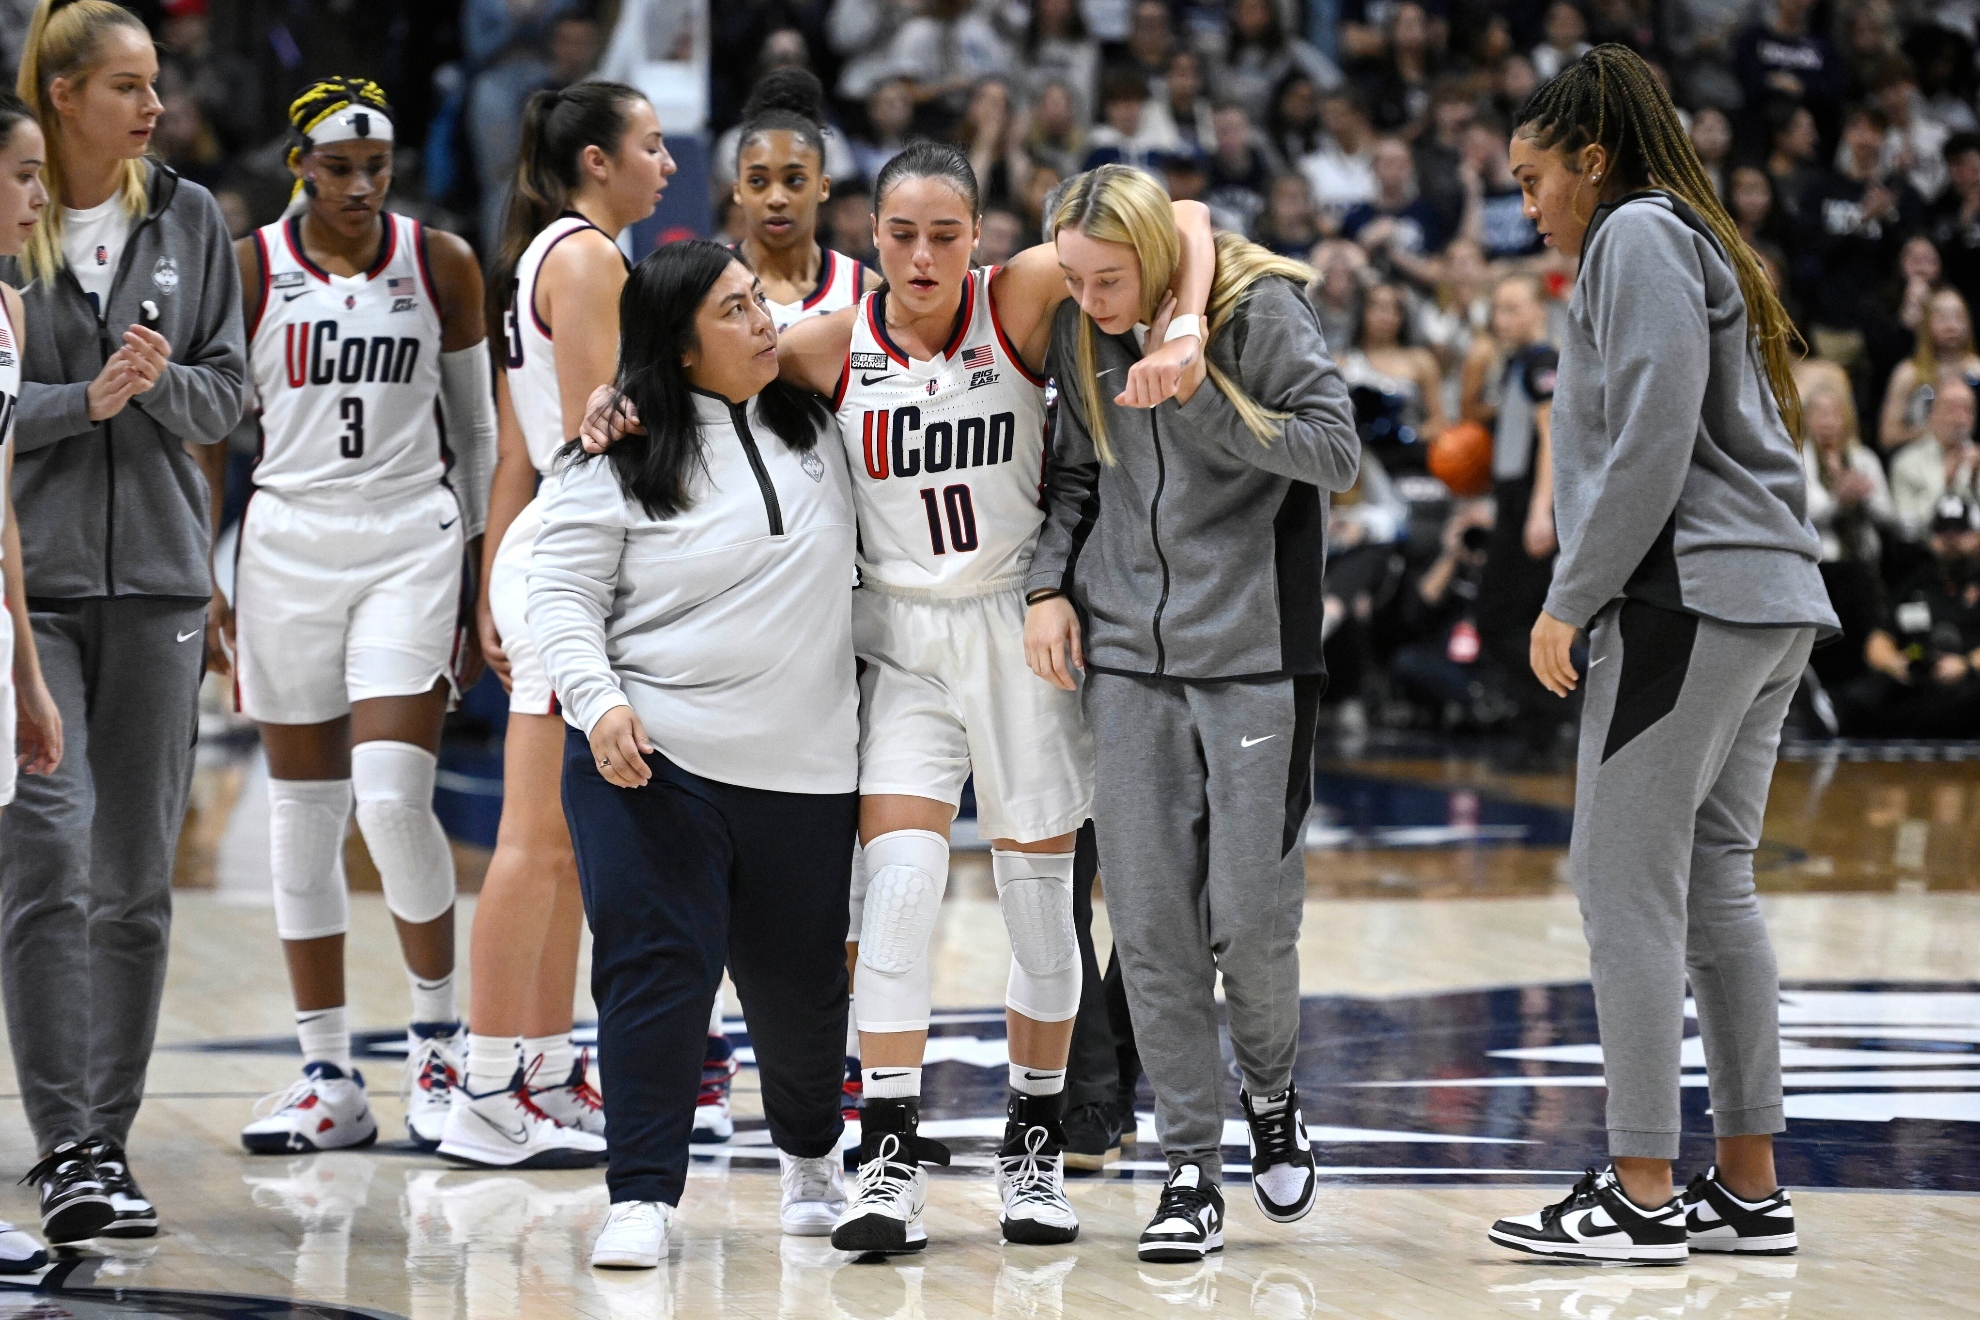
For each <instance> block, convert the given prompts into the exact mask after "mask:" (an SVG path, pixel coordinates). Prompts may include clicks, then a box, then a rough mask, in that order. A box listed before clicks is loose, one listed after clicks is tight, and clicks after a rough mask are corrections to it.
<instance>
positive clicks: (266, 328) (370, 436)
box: [248, 211, 446, 501]
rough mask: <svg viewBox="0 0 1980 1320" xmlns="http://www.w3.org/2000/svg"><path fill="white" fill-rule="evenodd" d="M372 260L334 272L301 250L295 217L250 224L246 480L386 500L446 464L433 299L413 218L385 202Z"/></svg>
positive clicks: (431, 479) (422, 483) (419, 485)
mask: <svg viewBox="0 0 1980 1320" xmlns="http://www.w3.org/2000/svg"><path fill="white" fill-rule="evenodd" d="M379 218H380V219H381V220H382V221H383V222H384V227H385V232H384V240H383V242H381V243H380V244H379V252H378V259H377V261H376V262H375V263H374V264H373V265H372V267H371V269H370V270H368V271H365V272H364V273H363V274H360V275H332V274H331V273H329V272H328V271H326V270H324V269H323V268H322V267H320V266H318V265H317V264H316V263H315V262H313V261H311V260H310V259H309V257H308V256H307V255H305V254H304V252H303V246H302V218H301V217H300V216H293V217H290V218H289V219H286V220H279V221H277V222H276V223H274V224H272V225H266V226H264V227H262V228H261V229H258V230H256V231H255V235H254V241H255V247H256V249H257V250H258V255H259V256H260V258H261V272H262V274H261V313H260V315H259V316H257V317H256V318H255V321H254V325H253V327H252V330H251V333H250V337H249V341H248V360H249V363H250V365H251V367H252V369H253V371H254V384H255V389H256V391H257V393H259V395H260V397H261V432H262V441H261V454H260V456H259V458H257V459H256V461H255V466H254V484H255V485H256V486H259V487H264V488H266V489H269V490H274V491H279V492H281V493H282V494H285V495H297V496H303V497H305V498H306V497H308V496H309V495H311V494H325V495H349V494H351V493H355V492H357V491H360V490H362V492H363V493H364V495H365V497H366V498H367V499H368V500H378V501H386V500H394V499H398V498H401V497H404V496H408V495H414V494H417V493H419V492H421V491H424V490H430V489H432V488H433V487H434V486H435V485H437V484H439V482H440V480H441V478H442V477H443V476H444V475H445V474H446V455H445V451H444V449H443V446H442V439H441V432H440V419H439V412H438V400H439V397H440V299H439V295H438V292H437V291H436V290H435V288H434V284H433V276H432V272H431V271H430V270H429V268H428V266H427V261H426V235H425V233H424V231H423V229H422V228H421V226H420V224H419V222H418V221H416V220H409V219H407V218H406V217H405V216H401V215H394V214H392V213H391V212H389V211H387V212H384V213H383V214H382V215H380V217H379Z"/></svg>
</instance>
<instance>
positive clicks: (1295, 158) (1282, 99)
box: [1265, 69, 1326, 166]
mask: <svg viewBox="0 0 1980 1320" xmlns="http://www.w3.org/2000/svg"><path fill="white" fill-rule="evenodd" d="M1325 136H1326V129H1325V128H1323V127H1322V126H1321V123H1320V89H1319V88H1317V87H1315V86H1314V85H1313V80H1312V79H1311V78H1309V77H1307V76H1306V75H1305V74H1304V73H1301V72H1300V71H1299V70H1298V69H1294V70H1293V71H1292V72H1291V73H1289V74H1287V75H1286V76H1285V77H1284V78H1283V79H1282V80H1281V81H1280V83H1279V86H1278V88H1277V89H1276V90H1274V91H1273V93H1272V113H1271V114H1269V115H1267V116H1266V118H1265V140H1266V142H1267V144H1268V145H1270V147H1271V148H1272V150H1273V151H1275V152H1277V153H1278V157H1279V160H1280V161H1282V162H1284V163H1285V164H1286V165H1289V166H1290V165H1296V164H1298V163H1299V161H1301V160H1302V159H1304V158H1305V157H1307V156H1309V155H1311V154H1312V153H1313V152H1315V151H1318V150H1319V149H1320V143H1321V139H1322V138H1324V137H1325Z"/></svg>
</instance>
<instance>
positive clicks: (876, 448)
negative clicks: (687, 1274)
mask: <svg viewBox="0 0 1980 1320" xmlns="http://www.w3.org/2000/svg"><path fill="white" fill-rule="evenodd" d="M1175 209H1176V222H1177V226H1178V229H1179V230H1180V231H1181V232H1182V234H1183V235H1184V257H1183V265H1182V268H1181V269H1179V270H1178V272H1177V274H1176V277H1175V282H1174V283H1175V300H1176V303H1177V304H1179V305H1180V310H1182V311H1185V312H1188V313H1190V314H1191V318H1190V319H1185V318H1184V317H1183V316H1181V315H1177V316H1175V317H1174V318H1173V320H1170V319H1168V318H1164V325H1162V326H1157V327H1155V328H1154V329H1152V330H1151V332H1150V333H1151V335H1152V336H1153V339H1152V341H1151V342H1153V343H1154V344H1157V345H1159V347H1156V348H1155V349H1154V350H1153V351H1151V352H1150V353H1149V354H1148V355H1147V356H1146V357H1144V358H1143V359H1142V360H1141V361H1140V362H1138V363H1136V364H1135V366H1134V368H1133V369H1132V371H1131V372H1130V373H1129V376H1128V379H1126V380H1125V381H1121V382H1118V384H1119V386H1120V388H1121V390H1122V394H1121V398H1122V401H1123V402H1124V403H1131V404H1134V405H1135V406H1140V407H1152V406H1154V405H1155V404H1156V403H1158V402H1160V401H1161V400H1162V399H1164V398H1166V397H1168V396H1170V395H1172V394H1173V393H1175V390H1176V386H1177V383H1178V382H1179V381H1180V380H1181V379H1182V378H1183V375H1184V373H1185V372H1187V371H1197V372H1200V371H1201V370H1202V357H1201V352H1200V344H1201V340H1200V338H1199V337H1198V330H1199V327H1200V324H1201V321H1200V319H1199V318H1200V316H1201V314H1202V312H1203V308H1204V302H1205V299H1206V297H1207V295H1208V292H1209V286H1210V273H1211V271H1212V270H1214V267H1215V257H1214V249H1213V245H1212V241H1211V234H1210V220H1209V213H1208V211H1207V210H1206V209H1205V208H1204V207H1202V206H1201V205H1199V204H1196V203H1192V202H1183V203H1178V204H1177V205H1176V208H1175ZM978 214H979V206H978V194H977V182H976V176H975V174H974V172H973V171H972V170H971V169H970V166H969V162H968V160H967V159H966V158H965V157H964V156H963V154H962V153H961V152H959V151H957V150H956V149H955V148H953V147H950V146H946V145H937V144H933V143H920V144H916V145H914V146H911V147H909V148H907V149H906V150H905V151H903V152H902V153H900V154H899V155H897V156H896V157H894V158H893V160H892V161H890V162H889V163H888V164H887V165H886V166H885V167H884V168H883V169H882V170H881V172H880V176H879V178H878V179H876V180H875V182H874V231H875V246H876V248H877V250H878V251H879V254H880V266H881V273H882V275H884V276H885V277H886V280H887V283H886V284H885V285H884V286H883V288H882V289H881V290H879V291H877V292H875V293H871V294H868V295H866V296H865V297H864V298H863V299H862V300H861V301H860V303H859V305H857V306H856V307H850V308H847V309H846V310H844V311H841V312H836V313H834V314H832V315H831V316H827V317H822V318H817V319H814V320H808V321H802V322H800V323H798V324H797V325H795V326H793V327H792V328H791V330H790V331H789V333H788V334H785V335H783V336H781V337H780V339H779V343H778V358H779V361H780V363H781V365H782V372H783V377H784V379H786V380H790V381H793V382H796V383H801V384H803V385H806V386H807V387H809V388H811V389H813V390H816V391H818V392H819V393H820V394H823V395H825V396H826V397H828V398H829V399H830V400H831V402H832V406H833V409H834V411H835V412H836V414H837V416H838V420H839V430H840V436H841V439H842V440H843V441H844V443H845V446H846V451H847V459H848V463H849V466H850V468H851V471H852V478H853V491H854V501H855V505H856V508H857V511H858V515H859V534H860V557H859V568H860V579H861V584H862V588H863V589H862V590H860V591H858V592H855V593H854V626H853V635H854V644H855V647H856V649H857V651H858V653H859V656H860V658H861V659H862V660H863V661H864V662H865V669H864V672H863V674H862V676H861V679H860V794H861V801H860V831H859V832H860V841H861V843H862V845H863V846H864V849H865V867H864V872H865V874H866V876H867V877H869V879H868V880H867V888H866V892H865V898H864V911H863V913H862V914H861V918H860V920H859V922H858V923H857V932H856V933H857V935H858V941H859V963H858V975H857V982H856V990H855V994H854V999H853V1004H854V1010H855V1012H856V1013H857V1015H858V1019H859V1027H860V1060H861V1063H862V1065H863V1086H864V1091H865V1098H864V1104H863V1108H862V1112H861V1124H862V1128H861V1149H860V1173H859V1178H858V1182H857V1187H856V1190H855V1191H854V1194H853V1199H852V1202H851V1204H850V1205H849V1206H848V1207H847V1209H846V1212H845V1214H844V1216H842V1217H841V1219H840V1221H839V1224H838V1226H837V1227H836V1228H835V1230H834V1231H833V1234H832V1242H833V1245H834V1246H836V1247H838V1248H839V1249H840V1250H843V1251H859V1252H908V1251H919V1250H921V1249H922V1248H923V1247H925V1246H926V1245H927V1240H928V1239H927V1233H926V1231H925V1229H924V1228H923V1227H922V1224H921V1214H922V1208H923V1204H924V1201H925V1189H926V1182H925V1175H924V1174H923V1172H922V1170H921V1163H922V1162H923V1161H928V1162H933V1163H946V1162H947V1160H948V1152H947V1151H946V1150H945V1149H944V1148H943V1147H942V1146H941V1145H940V1143H938V1142H934V1141H931V1140H929V1139H928V1138H925V1137H922V1136H921V1135H920V1134H919V1131H918V1125H919V1120H920V1091H921V1060H922V1056H923V1053H924V1051H925V1049H926V1046H927V1035H928V1019H929V1007H930V996H931V990H930V979H929V977H930V969H929V957H930V945H931V942H932V940H933V938H934V934H935V923H936V915H937V910H938V908H939V906H940V903H941V898H942V893H943V890H944V889H945V887H946V886H947V883H948V872H949V827H950V822H951V821H952V820H953V819H954V818H955V814H956V810H957V807H958V805H959V804H960V802H961V799H962V790H963V784H964V781H965V780H967V779H969V778H970V777H971V776H972V774H973V775H974V778H975V785H976V806H977V822H978V828H979V830H980V831H981V832H982V833H983V834H986V835H989V836H990V837H991V838H992V841H993V842H992V849H993V850H992V853H991V864H992V867H993V872H994V875H995V879H996V884H997V891H998V902H999V904H1000V906H1001V907H1002V909H1003V912H1004V917H1005V924H1006V927H1007V929H1008V931H1009V933H1010V938H1011V952H1012V963H1011V973H1010V983H1009V987H1008V990H1007V994H1006V999H1005V1003H1006V1007H1007V1009H1008V1019H1009V1038H1010V1057H1011V1069H1010V1080H1011V1096H1010V1102H1009V1122H1008V1124H1007V1125H1006V1128H1005V1136H1004V1144H1003V1147H1002V1149H1001V1150H1000V1152H999V1161H998V1164H999V1168H998V1188H999V1193H1000V1196H1001V1200H1002V1206H1003V1210H1002V1216H1001V1229H1002V1232H1003V1235H1004V1237H1005V1239H1006V1240H1008V1241H1011V1242H1025V1243H1060V1242H1069V1241H1071V1240H1072V1239H1073V1238H1074V1237H1075V1236H1076V1235H1077V1234H1078V1231H1079V1220H1078V1218H1077V1216H1076V1215H1075V1214H1074V1212H1073V1208H1072V1205H1071V1203H1070V1202H1069V1201H1068V1200H1067V1199H1066V1195H1065V1186H1064V1163H1063V1160H1064V1157H1063V1148H1064V1132H1063V1129H1062V1124H1061V1119H1062V1117H1063V1110H1064V1102H1065V1068H1066V1052H1067V1047H1068V1045H1069V1043H1070V1041H1071V1038H1072V1026H1073V1017H1074V1015H1075V1013H1076V1012H1077V1011H1078V1007H1079V985H1080V969H1079V957H1078V948H1077V944H1076V940H1075V935H1074V930H1073V916H1072V911H1073V908H1072V890H1073V885H1072V877H1073V844H1074V831H1076V830H1077V829H1078V828H1079V826H1080V824H1081V823H1082V822H1083V821H1085V820H1086V818H1087V816H1088V815H1089V814H1090V812H1091V807H1092V798H1093V772H1092V755H1093V754H1092V745H1091V741H1090V739H1089V738H1088V736H1087V733H1086V728H1085V725H1084V724H1083V723H1082V721H1081V718H1080V714H1079V708H1078V704H1077V701H1076V699H1075V698H1074V694H1072V693H1067V692H1060V691H1058V690H1057V689H1055V688H1052V687H1051V686H1050V685H1049V684H1046V683H1044V682H1042V681H1040V680H1039V679H1038V678H1037V677H1036V676H1035V675H1034V674H1032V673H1031V671H1030V670H1029V669H1028V668H1027V667H1026V664H1025V659H1024V646H1023V634H1024V600H1023V597H1022V594H1021V592H1020V589H1019V587H1020V583H1021V580H1022V576H1023V573H1024V569H1025V567H1026V565H1027V563H1028V562H1029V559H1030V553H1031V545H1032V543H1033V541H1034V539H1035V538H1036V535H1037V531H1038V527H1039V525H1040V524H1041V522H1042V521H1043V517H1044V515H1043V513H1042V511H1041V510H1040V507H1039V485H1040V481H1041V480H1042V476H1043V465H1044V457H1045V455H1044V423H1045V400H1044V382H1043V380H1042V378H1041V377H1040V374H1039V373H1040V371H1041V370H1042V368H1043V366H1044V362H1045V355H1046V351H1047V349H1048V347H1049V345H1050V340H1051V329H1052V315H1053V312H1054V311H1055V309H1056V308H1057V307H1058V305H1059V303H1060V302H1061V301H1063V300H1064V299H1065V298H1066V297H1067V291H1066V286H1065V281H1064V278H1063V276H1062V275H1061V273H1060V270H1059V266H1058V258H1057V255H1056V253H1055V252H1054V250H1053V249H1052V248H1051V247H1049V246H1045V247H1036V248H1032V249H1030V250H1029V251H1026V252H1023V253H1020V254H1019V255H1018V256H1017V257H1015V258H1013V259H1012V261H1011V262H1010V264H1009V265H1007V266H1004V267H1002V268H987V269H975V270H972V269H971V268H970V264H969V261H970V253H971V251H972V250H973V249H974V247H975V245H976V241H977V237H978V235H977V218H978ZM1164 329H1170V332H1171V338H1170V339H1169V340H1168V342H1164V337H1163V333H1162V332H1163V331H1164ZM594 402H596V403H601V404H604V405H606V406H607V407H609V404H610V400H609V396H594ZM609 430H610V427H609V426H608V425H606V424H605V422H604V420H603V419H602V418H601V420H599V421H594V422H589V423H588V424H587V439H588V443H593V444H595V443H598V442H599V441H601V440H603V439H604V437H605V435H606V434H608V433H609ZM858 883H859V881H858V878H857V877H855V885H857V884H858ZM856 905H857V900H856Z"/></svg>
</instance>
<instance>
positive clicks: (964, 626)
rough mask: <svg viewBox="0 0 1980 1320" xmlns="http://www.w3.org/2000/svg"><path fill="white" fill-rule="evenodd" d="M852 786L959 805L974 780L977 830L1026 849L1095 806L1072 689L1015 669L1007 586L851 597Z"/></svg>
mask: <svg viewBox="0 0 1980 1320" xmlns="http://www.w3.org/2000/svg"><path fill="white" fill-rule="evenodd" d="M853 649H854V650H855V651H857V652H858V654H859V656H860V658H861V659H862V660H865V661H866V662H867V663H866V670H865V672H864V673H862V674H861V675H860V680H859V697H860V701H859V791H860V792H861V793H862V794H864V795H869V796H870V795H873V794H877V793H905V794H909V795H911V796H914V797H925V798H934V799H936V800H938V801H942V802H947V803H949V804H951V805H952V806H953V805H959V804H960V803H961V802H962V790H963V781H964V780H966V779H968V778H969V777H970V775H971V773H972V772H973V773H974V774H975V776H976V821H977V831H978V833H980V834H981V835H983V837H985V838H993V839H1013V840H1016V841H1017V842H1019V843H1036V842H1038V841H1039V840H1041V839H1050V838H1055V837H1057V836H1058V835H1061V834H1069V833H1071V832H1072V831H1073V830H1076V829H1078V828H1079V827H1080V825H1081V823H1082V822H1084V821H1085V820H1086V818H1087V817H1088V816H1089V815H1091V814H1092V811H1093V738H1092V736H1091V735H1090V734H1089V733H1087V731H1086V721H1085V720H1084V719H1083V718H1082V717H1081V715H1080V708H1079V694H1078V693H1076V692H1066V691H1063V690H1061V689H1059V688H1057V687H1054V686H1053V685H1052V684H1050V683H1047V682H1046V681H1045V680H1044V679H1042V678H1040V677H1038V675H1036V674H1034V673H1032V672H1031V669H1030V667H1029V666H1027V665H1026V664H1025V662H1024V598H1023V596H1022V594H1021V593H1020V592H1018V591H1017V590H1015V589H1012V590H1007V591H995V592H990V593H987V594H985V595H980V596H964V597H959V598H938V599H928V598H924V597H920V596H908V595H903V594H897V593H894V592H889V591H887V590H886V589H885V588H882V587H876V586H873V585H871V584H869V585H867V586H866V587H863V588H862V589H860V590H858V591H855V592H854V593H853Z"/></svg>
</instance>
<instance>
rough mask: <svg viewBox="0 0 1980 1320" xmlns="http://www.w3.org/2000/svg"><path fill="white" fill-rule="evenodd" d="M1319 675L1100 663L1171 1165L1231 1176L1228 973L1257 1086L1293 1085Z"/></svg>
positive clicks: (1234, 1028) (1152, 1063)
mask: <svg viewBox="0 0 1980 1320" xmlns="http://www.w3.org/2000/svg"><path fill="white" fill-rule="evenodd" d="M1323 685H1324V679H1322V678H1320V677H1318V676H1316V677H1313V678H1300V679H1276V680H1268V681H1263V682H1231V683H1178V682H1174V681H1172V680H1166V679H1145V678H1128V677H1124V676H1121V675H1117V674H1102V673H1089V675H1088V677H1087V679H1086V683H1085V688H1084V694H1083V695H1084V700H1085V709H1086V722H1087V725H1088V727H1090V728H1091V729H1092V730H1093V741H1094V747H1095V752H1096V756H1097V762H1098V765H1097V770H1098V773H1097V775H1096V782H1095V790H1094V799H1093V824H1094V828H1095V831H1096V832H1097V834H1098V836H1099V842H1100V873H1101V877H1102V881H1101V882H1102V883H1103V884H1104V885H1105V886H1106V895H1107V916H1108V919H1109V920H1110V921H1111V922H1112V923H1113V927H1114V950H1115V956H1116V957H1117V958H1119V959H1120V960H1121V968H1122V973H1123V977H1124V980H1125V983H1126V987H1127V999H1128V1010H1129V1014H1130V1016H1131V1017H1132V1018H1133V1020H1134V1027H1135V1042H1136V1044H1137V1045H1138V1046H1139V1047H1140V1050H1141V1063H1142V1068H1143V1070H1144V1071H1145V1072H1146V1073H1147V1075H1148V1081H1149V1084H1150V1085H1151V1086H1152V1087H1153V1088H1154V1090H1155V1130H1156V1132H1157V1134H1159V1136H1160V1138H1161V1142H1162V1153H1163V1154H1164V1155H1165V1156H1166V1157H1167V1158H1168V1161H1169V1166H1170V1167H1171V1168H1174V1167H1175V1166H1177V1165H1179V1164H1199V1165H1201V1166H1203V1170H1204V1173H1205V1175H1206V1176H1207V1177H1208V1178H1209V1179H1210V1180H1212V1181H1216V1180H1217V1179H1219V1178H1220V1177H1221V1176H1222V1173H1223V1161H1222V1157H1221V1153H1220V1152H1221V1148H1222V1144H1223V1134H1224V1114H1225V1112H1226V1109H1227V1107H1228V1104H1229V1096H1228V1094H1227V1087H1228V1074H1227V1073H1226V1072H1225V1069H1224V1060H1223V1052H1222V1049H1221V1047H1220V1046H1219V1044H1218V1038H1217V1002H1216V979H1217V974H1218V973H1219V972H1222V973H1223V977H1224V1000H1225V1006H1226V1008H1227V1010H1228V1013H1229V1018H1230V1031H1231V1049H1232V1053H1233V1054H1234V1055H1235V1056H1236V1058H1237V1065H1238V1071H1239V1073H1240V1074H1241V1076H1242V1078H1243V1082H1244V1088H1245V1090H1246V1091H1247V1092H1249V1093H1251V1094H1253V1095H1270V1094H1272V1093H1273V1092H1276V1091H1282V1090H1284V1089H1285V1088H1286V1086H1287V1084H1288V1083H1290V1082H1291V1081H1292V1070H1293V1058H1294V1055H1295V1054H1296V1052H1297V1051H1298V1048H1299V925H1300V918H1301V915H1302V914H1303V912H1304V911H1305V900H1306V866H1305V855H1304V850H1303V849H1302V847H1301V845H1300V836H1301V832H1302V830H1303V828H1304V825H1305V820H1306V811H1307V807H1308V806H1309V805H1311V803H1312V799H1313V725H1314V716H1315V712H1316V711H1317V709H1318V705H1319V699H1320V691H1321V688H1322V686H1323Z"/></svg>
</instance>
